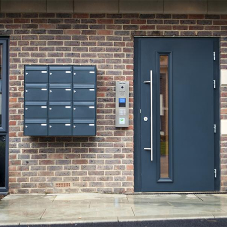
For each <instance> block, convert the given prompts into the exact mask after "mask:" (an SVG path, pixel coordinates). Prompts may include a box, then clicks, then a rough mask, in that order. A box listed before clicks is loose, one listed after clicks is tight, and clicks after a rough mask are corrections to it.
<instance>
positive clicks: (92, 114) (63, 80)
mask: <svg viewBox="0 0 227 227" xmlns="http://www.w3.org/2000/svg"><path fill="white" fill-rule="evenodd" d="M72 69H73V66H37V65H35V66H25V77H26V76H29V75H30V74H31V73H32V76H33V78H32V77H30V80H28V82H27V83H25V105H24V106H25V109H24V112H25V124H27V127H26V128H25V133H26V135H32V136H35V135H38V134H40V132H37V133H38V134H37V133H33V131H32V130H30V129H31V128H32V129H33V128H38V131H40V130H41V129H40V127H41V123H40V122H39V120H40V119H45V121H47V122H48V123H47V124H48V129H47V134H48V135H53V136H54V135H56V136H58V135H59V136H64V135H72V134H73V133H72V129H73V125H72V123H71V122H72V121H73V119H77V120H78V121H79V122H77V123H76V122H75V124H81V125H80V126H82V125H84V126H85V128H87V125H88V124H89V123H90V124H92V125H90V126H89V125H88V126H89V128H88V129H89V131H90V130H91V128H92V129H94V130H95V131H96V126H94V125H95V122H96V67H95V66H75V67H74V69H75V70H78V71H79V75H80V79H79V80H75V82H76V83H74V84H73V83H72V82H73V79H72V78H73V77H72V71H73V70H72ZM44 70H46V71H47V72H48V77H49V78H48V79H47V83H43V82H44V80H43V79H40V78H39V79H37V75H39V74H40V73H41V74H45V73H46V72H45V73H44V72H41V71H44ZM26 72H28V74H27V75H26ZM81 72H82V73H81ZM83 73H85V74H83ZM75 75H76V73H75ZM39 77H40V75H39ZM37 81H38V82H37ZM72 88H74V91H75V92H74V93H73V89H72ZM73 97H74V98H73ZM43 101H46V102H43ZM73 101H74V103H73ZM44 103H45V105H43V104H44ZM73 104H74V106H73ZM44 106H45V107H46V106H47V108H45V107H44ZM73 107H74V110H73ZM73 112H75V113H74V114H73ZM84 119H88V120H87V121H85V122H83V121H84ZM28 120H35V121H37V122H34V121H33V122H28ZM28 124H29V125H32V126H31V127H28ZM43 124H44V123H43ZM49 124H50V125H49ZM43 127H44V126H43ZM85 131H86V130H85ZM81 133H82V132H81ZM88 134H91V135H93V134H94V133H93V131H92V132H88V133H85V135H88ZM80 135H82V134H80Z"/></svg>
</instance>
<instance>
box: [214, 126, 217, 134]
mask: <svg viewBox="0 0 227 227" xmlns="http://www.w3.org/2000/svg"><path fill="white" fill-rule="evenodd" d="M216 132H217V125H216V124H214V133H216Z"/></svg>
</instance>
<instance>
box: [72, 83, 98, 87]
mask: <svg viewBox="0 0 227 227" xmlns="http://www.w3.org/2000/svg"><path fill="white" fill-rule="evenodd" d="M73 88H95V84H73Z"/></svg>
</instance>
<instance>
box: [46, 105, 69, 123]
mask: <svg viewBox="0 0 227 227" xmlns="http://www.w3.org/2000/svg"><path fill="white" fill-rule="evenodd" d="M49 118H55V119H61V118H66V119H67V118H69V119H71V118H72V103H71V102H49Z"/></svg>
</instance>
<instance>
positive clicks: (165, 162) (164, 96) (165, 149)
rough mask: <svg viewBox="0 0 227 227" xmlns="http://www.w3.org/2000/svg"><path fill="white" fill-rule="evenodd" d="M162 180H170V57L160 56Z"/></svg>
mask: <svg viewBox="0 0 227 227" xmlns="http://www.w3.org/2000/svg"><path fill="white" fill-rule="evenodd" d="M159 60H160V178H169V64H168V62H169V56H168V55H160V59H159Z"/></svg>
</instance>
